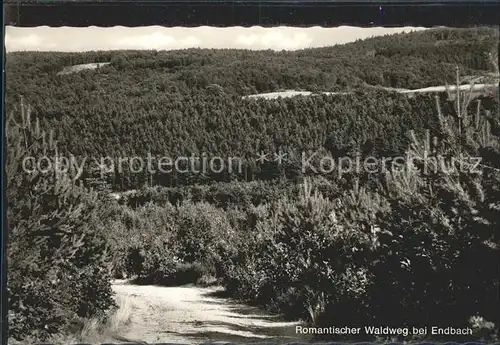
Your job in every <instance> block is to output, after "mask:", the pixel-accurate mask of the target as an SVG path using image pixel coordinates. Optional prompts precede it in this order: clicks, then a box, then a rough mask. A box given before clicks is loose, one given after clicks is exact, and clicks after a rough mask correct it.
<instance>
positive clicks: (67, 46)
mask: <svg viewBox="0 0 500 345" xmlns="http://www.w3.org/2000/svg"><path fill="white" fill-rule="evenodd" d="M422 29H424V28H413V27H405V28H383V27H378V28H359V27H349V26H340V27H336V28H322V27H312V28H297V27H272V28H263V27H258V26H254V27H250V28H244V27H228V28H216V27H208V26H202V27H197V28H185V27H174V28H165V27H160V26H150V27H139V28H127V27H121V26H115V27H111V28H103V27H95V26H90V27H87V28H73V27H47V26H41V27H35V28H19V27H12V26H7V27H6V37H5V46H6V49H7V51H8V52H11V51H22V50H37V51H67V52H75V51H76V52H77V51H86V50H117V49H156V50H163V49H165V50H169V49H182V48H216V49H218V48H239V49H274V50H283V49H285V50H296V49H304V48H313V47H324V46H331V45H335V44H342V43H347V42H352V41H355V40H356V39H363V38H368V37H372V36H379V35H386V34H392V33H397V32H408V31H410V30H422Z"/></svg>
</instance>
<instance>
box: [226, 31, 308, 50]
mask: <svg viewBox="0 0 500 345" xmlns="http://www.w3.org/2000/svg"><path fill="white" fill-rule="evenodd" d="M312 41H313V39H312V38H311V37H310V36H309V35H308V34H307V33H306V32H295V33H282V32H278V31H271V32H269V31H268V32H264V33H262V34H260V35H259V34H251V35H240V36H238V37H237V38H236V40H235V43H236V45H241V46H243V47H244V48H250V49H275V50H282V49H285V50H294V49H301V48H307V47H309V46H310V44H311V42H312Z"/></svg>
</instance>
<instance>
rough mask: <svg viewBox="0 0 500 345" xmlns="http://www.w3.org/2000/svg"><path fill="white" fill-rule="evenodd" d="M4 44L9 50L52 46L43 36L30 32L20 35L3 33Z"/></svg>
mask: <svg viewBox="0 0 500 345" xmlns="http://www.w3.org/2000/svg"><path fill="white" fill-rule="evenodd" d="M5 46H6V47H8V48H10V49H7V50H11V51H24V50H37V49H38V48H39V47H41V46H45V47H48V48H51V47H54V44H51V43H50V42H46V41H45V40H44V38H43V37H41V36H39V35H37V34H34V33H31V34H28V35H25V36H21V37H12V36H11V35H9V34H6V35H5Z"/></svg>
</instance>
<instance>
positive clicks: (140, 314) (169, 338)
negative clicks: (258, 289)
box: [113, 280, 300, 344]
mask: <svg viewBox="0 0 500 345" xmlns="http://www.w3.org/2000/svg"><path fill="white" fill-rule="evenodd" d="M113 289H114V291H115V292H116V297H117V298H118V299H120V300H122V301H126V304H128V305H129V308H130V321H129V322H128V324H126V325H124V326H122V327H120V329H119V330H118V332H117V333H118V334H117V335H116V337H115V338H116V339H117V340H120V341H126V340H130V341H136V340H137V339H140V340H142V341H143V342H145V343H159V342H165V343H166V342H168V343H177V344H193V343H207V342H224V343H227V342H233V343H250V342H261V343H262V342H273V343H276V342H279V343H284V342H291V341H297V340H298V339H297V335H296V333H295V326H296V325H298V324H300V323H299V322H284V321H282V320H281V319H280V318H279V317H278V316H276V315H269V314H266V313H264V312H263V311H262V310H260V309H258V308H255V307H250V306H248V305H244V304H240V303H236V302H234V301H232V300H230V299H227V298H222V297H220V292H221V291H223V289H222V288H220V287H196V286H180V287H163V286H151V285H134V284H131V283H130V282H128V281H126V280H118V281H115V282H114V283H113Z"/></svg>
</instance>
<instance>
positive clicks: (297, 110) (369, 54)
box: [7, 28, 498, 189]
mask: <svg viewBox="0 0 500 345" xmlns="http://www.w3.org/2000/svg"><path fill="white" fill-rule="evenodd" d="M497 39H498V32H497V31H496V30H494V29H489V28H477V29H432V30H426V31H420V32H412V33H409V34H397V35H389V36H384V37H376V38H372V39H367V40H360V41H357V42H354V43H350V44H345V45H340V46H335V47H325V48H316V49H306V50H299V51H291V52H290V51H283V52H274V51H244V50H230V49H228V50H200V49H186V50H179V51H120V52H86V53H79V54H77V53H35V52H32V53H30V52H27V53H11V54H9V55H8V57H7V80H8V82H7V109H13V107H14V106H15V104H18V103H19V95H23V97H24V99H26V100H28V101H29V102H30V104H31V105H32V106H33V108H34V109H35V111H36V113H37V114H38V116H39V117H40V118H41V120H42V123H43V125H44V126H46V127H48V128H52V129H54V130H55V131H56V132H57V138H58V140H59V141H60V142H61V143H62V144H64V147H65V148H66V149H67V150H68V151H70V152H72V153H73V154H76V155H81V156H92V157H95V158H96V159H100V157H103V156H111V157H130V156H132V155H141V156H143V157H144V156H145V155H147V154H148V153H151V154H152V155H155V156H158V155H160V156H169V157H177V156H181V155H187V156H189V155H192V154H196V155H201V154H202V153H210V155H212V156H220V157H223V158H227V157H230V156H237V157H240V158H242V159H243V160H244V161H245V171H244V172H241V173H240V174H237V176H233V177H230V176H227V174H225V175H224V176H223V175H219V176H212V177H208V180H212V179H215V180H231V179H232V178H238V179H243V180H253V179H260V178H262V175H266V176H270V175H275V176H278V175H280V174H282V173H285V174H286V175H290V174H292V175H293V174H294V173H293V170H296V167H295V169H294V168H292V169H291V170H292V172H287V171H285V172H281V173H280V172H278V173H271V172H272V171H274V170H276V167H272V166H271V167H269V166H258V167H256V166H251V167H248V168H247V167H246V166H247V161H248V160H249V159H250V158H253V157H254V156H255V154H256V152H260V151H265V152H270V153H274V152H278V151H279V150H284V151H287V152H292V151H294V152H296V153H300V151H302V150H317V149H327V150H330V151H331V150H337V151H339V152H341V151H345V152H349V150H352V149H353V148H355V147H365V148H366V150H368V151H376V152H385V154H389V155H394V154H398V153H401V152H402V151H403V150H405V148H406V146H407V143H408V141H407V137H406V133H407V132H408V130H409V129H410V128H411V129H414V130H416V131H417V132H422V131H423V130H424V129H426V128H429V129H431V130H432V129H433V128H435V124H436V118H435V116H434V115H433V114H432V113H431V112H429V111H428V109H432V107H433V106H434V98H433V96H432V95H426V94H424V95H421V96H418V97H416V98H412V99H408V98H407V97H405V96H404V95H397V94H395V93H393V92H390V91H384V90H381V89H378V88H375V89H371V88H370V89H368V88H367V87H366V86H367V85H380V86H382V87H384V88H394V89H417V88H425V87H430V86H435V85H443V84H445V83H453V82H454V79H455V66H456V65H458V66H459V68H460V70H461V73H462V74H463V75H467V76H479V77H480V76H485V75H488V73H490V71H491V70H492V66H491V61H490V58H489V57H488V54H489V53H490V52H491V51H493V50H494V49H495V48H496V46H495V44H496V40H497ZM108 62H109V64H108V65H102V64H105V63H108ZM92 64H93V65H92ZM96 64H101V67H100V68H99V69H92V70H81V71H79V72H78V73H70V74H68V73H66V71H75V70H77V69H78V68H79V67H78V66H80V67H81V66H97V65H96ZM71 66H76V67H71ZM282 89H285V90H290V89H294V90H305V91H306V92H305V93H303V94H304V95H306V94H307V92H314V93H325V92H332V93H334V94H331V95H323V96H318V97H313V98H307V97H300V96H299V97H294V98H293V99H286V100H268V101H265V100H260V99H257V100H247V99H242V96H250V97H252V96H251V95H252V94H257V93H262V92H264V93H265V92H268V93H269V92H275V91H279V90H282ZM382 94H383V96H382ZM244 98H245V97H244ZM487 103H488V102H486V104H487ZM490 103H491V102H490ZM491 106H494V104H493V105H492V104H490V105H489V107H490V108H491ZM445 111H447V110H446V109H445ZM410 114H411V115H410ZM251 160H252V159H250V161H251ZM250 161H249V162H248V164H249V165H251V163H252V162H250ZM271 165H272V164H271ZM292 165H293V164H292ZM125 170H126V169H125ZM160 175H161V176H160ZM160 175H158V174H155V175H154V176H152V177H151V176H150V177H148V176H146V175H144V174H143V175H140V174H134V175H133V176H129V175H128V174H127V173H126V172H124V173H122V174H121V175H120V176H115V177H114V178H113V179H112V181H110V183H112V184H113V189H133V188H138V187H141V186H142V185H144V184H145V183H149V184H160V185H168V186H172V185H179V184H181V185H182V184H190V183H194V182H198V183H200V182H202V183H204V181H205V182H206V181H207V177H206V176H205V177H200V176H186V174H184V175H183V176H165V174H160ZM167 175H168V174H167Z"/></svg>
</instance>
